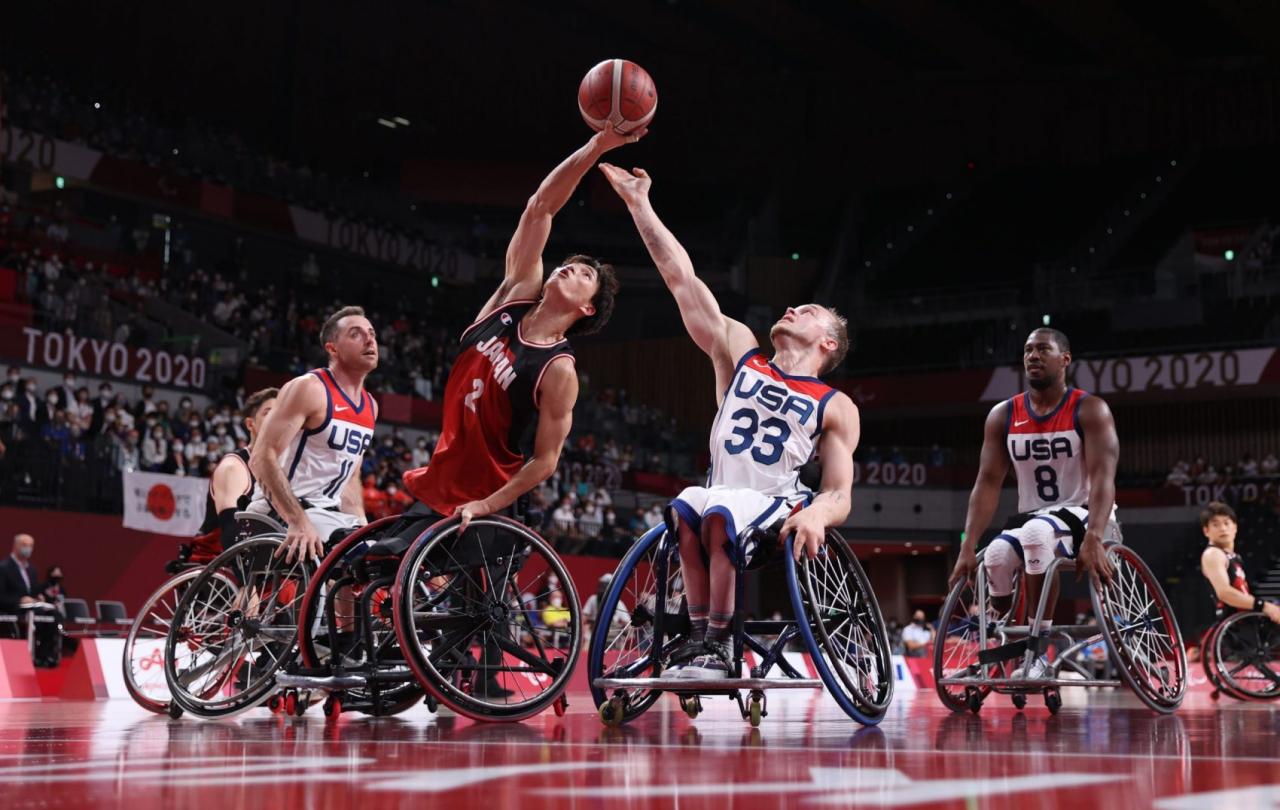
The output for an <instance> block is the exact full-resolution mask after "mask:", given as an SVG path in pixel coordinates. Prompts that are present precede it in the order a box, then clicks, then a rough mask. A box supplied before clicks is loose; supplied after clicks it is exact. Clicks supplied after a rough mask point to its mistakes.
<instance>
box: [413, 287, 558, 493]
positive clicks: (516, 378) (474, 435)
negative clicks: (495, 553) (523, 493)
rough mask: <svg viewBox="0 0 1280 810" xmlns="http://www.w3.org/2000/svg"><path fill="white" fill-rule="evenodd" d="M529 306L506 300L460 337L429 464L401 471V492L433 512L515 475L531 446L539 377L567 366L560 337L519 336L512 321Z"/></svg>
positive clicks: (532, 303) (530, 304)
mask: <svg viewBox="0 0 1280 810" xmlns="http://www.w3.org/2000/svg"><path fill="white" fill-rule="evenodd" d="M536 304H537V302H536V301H511V302H509V303H506V304H504V305H502V306H500V307H498V308H497V309H495V310H494V311H493V312H491V313H489V314H488V315H486V316H485V317H483V318H481V319H480V320H478V321H476V322H475V323H473V324H471V326H469V327H467V329H466V331H464V332H463V333H462V337H461V339H460V341H459V342H460V343H461V344H462V351H461V352H460V353H459V354H458V357H457V359H456V360H454V363H453V369H452V370H451V371H450V372H449V381H448V382H447V383H445V387H444V414H443V419H442V425H441V428H440V440H439V441H438V442H437V443H436V449H435V451H434V452H433V453H432V454H431V463H430V464H428V465H427V466H426V467H422V468H419V469H416V470H410V471H409V472H407V473H405V474H404V485H405V489H406V490H408V491H409V493H410V494H412V495H413V496H414V497H415V498H417V499H418V500H420V501H422V502H423V503H425V504H426V505H427V506H429V507H431V508H432V509H433V510H435V511H436V512H438V513H439V514H441V515H451V514H453V510H454V509H455V508H456V507H459V506H461V505H462V504H464V503H468V502H470V501H475V500H480V499H482V498H485V497H488V496H489V495H492V494H493V493H494V492H496V491H497V490H499V489H501V488H502V487H503V486H504V485H505V484H506V483H507V482H508V481H510V480H511V478H512V477H513V476H515V474H516V473H517V472H519V471H520V468H521V467H523V466H524V463H525V458H526V457H527V456H528V455H530V454H531V453H532V449H533V442H534V437H535V433H536V430H537V416H538V407H539V402H538V387H539V385H540V384H541V382H542V377H543V375H544V374H545V373H546V370H547V368H548V367H549V366H550V365H551V364H552V363H554V362H567V363H573V362H574V357H573V349H572V348H571V347H570V346H569V342H568V341H567V340H560V341H556V342H554V343H531V342H529V341H527V340H525V339H524V335H523V334H522V333H521V330H520V321H521V319H522V318H523V317H524V316H525V314H526V313H528V312H529V310H531V309H533V307H534V306H535V305H536Z"/></svg>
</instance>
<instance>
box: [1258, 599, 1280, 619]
mask: <svg viewBox="0 0 1280 810" xmlns="http://www.w3.org/2000/svg"><path fill="white" fill-rule="evenodd" d="M1262 612H1263V613H1265V614H1267V618H1268V619H1270V620H1271V621H1273V622H1275V623H1276V624H1280V605H1277V604H1276V603H1275V602H1265V603H1264V604H1263V605H1262Z"/></svg>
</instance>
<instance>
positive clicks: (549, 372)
mask: <svg viewBox="0 0 1280 810" xmlns="http://www.w3.org/2000/svg"><path fill="white" fill-rule="evenodd" d="M535 396H536V397H537V403H538V430H537V433H536V434H535V436H534V440H533V456H532V457H531V458H530V459H529V460H528V461H526V462H525V464H524V466H523V467H521V468H520V469H519V471H517V472H516V474H515V475H513V476H512V477H511V480H509V481H507V483H505V484H503V485H502V487H501V488H499V489H498V490H497V491H496V492H494V493H493V494H491V495H489V496H488V497H487V498H484V499H483V500H479V501H471V502H470V503H465V504H463V505H462V506H459V507H458V508H456V509H455V510H454V512H453V513H454V514H455V515H460V516H461V517H462V528H464V529H465V528H466V525H467V523H469V522H470V521H471V519H472V518H477V517H482V516H484V515H489V514H493V513H494V512H498V511H501V510H503V509H506V508H507V507H508V506H510V505H511V504H512V503H513V502H514V501H515V500H516V498H519V497H520V496H521V495H523V494H525V493H526V492H528V491H530V490H531V489H533V488H534V487H536V486H537V485H538V484H541V483H542V482H543V481H545V480H547V479H548V478H550V477H551V474H552V473H554V472H555V471H556V465H557V464H559V463H560V451H561V450H562V449H563V448H564V440H565V438H566V437H567V436H568V435H569V430H570V428H572V427H573V405H574V403H576V402H577V401H578V372H577V370H576V369H575V367H574V364H573V363H572V362H571V361H568V360H556V361H553V362H552V363H551V364H550V365H548V366H547V367H546V369H545V371H543V374H542V382H541V383H540V384H539V386H538V390H537V391H536V392H535Z"/></svg>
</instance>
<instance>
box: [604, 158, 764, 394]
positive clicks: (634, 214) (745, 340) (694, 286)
mask: <svg viewBox="0 0 1280 810" xmlns="http://www.w3.org/2000/svg"><path fill="white" fill-rule="evenodd" d="M600 170H601V171H602V172H604V175H605V177H607V178H609V183H610V185H612V186H613V188H614V190H615V191H617V192H618V196H619V197H621V198H622V199H623V201H624V202H625V203H626V204H627V210H628V211H630V212H631V218H632V220H634V221H635V223H636V229H637V230H638V231H639V232H640V238H641V239H643V240H644V246H645V247H646V248H648V249H649V255H650V256H651V257H652V258H653V263H654V264H655V265H657V267H658V272H659V273H661V274H662V280H663V282H665V283H666V285H667V289H669V290H671V294H672V295H673V296H674V297H675V299H676V306H678V307H679V308H680V318H681V319H682V320H683V321H684V328H685V329H686V330H687V331H688V332H689V337H691V338H693V342H694V343H696V344H698V348H699V349H702V351H703V352H705V353H706V354H707V356H708V357H710V358H711V362H712V363H713V364H715V367H716V389H717V390H719V391H723V390H724V389H725V387H726V386H727V385H728V382H729V380H728V377H729V375H730V374H732V371H733V366H734V364H735V363H737V361H738V358H740V357H741V356H742V354H743V353H744V352H746V351H748V350H750V349H752V348H755V347H756V346H757V345H759V344H758V342H757V341H756V338H755V335H753V334H751V330H750V329H748V328H747V327H746V325H745V324H742V323H739V322H738V321H735V320H733V319H732V318H728V317H725V315H724V313H723V312H721V311H720V303H719V302H718V301H716V297H715V296H714V295H712V294H711V290H710V288H708V287H707V285H706V284H705V283H704V282H703V281H702V279H700V278H698V276H697V274H696V273H694V271H693V261H692V260H691V259H690V258H689V253H688V252H687V251H686V250H685V249H684V246H683V245H681V244H680V242H679V240H677V239H676V237H675V235H674V234H673V233H671V231H670V230H669V229H668V228H667V226H666V225H664V224H662V220H661V219H659V218H658V214H657V212H656V211H654V210H653V204H652V203H651V202H650V201H649V187H650V185H651V184H652V180H650V178H649V175H648V174H647V173H646V172H645V171H644V169H633V170H632V171H631V172H627V171H625V170H623V169H620V168H618V167H617V166H613V165H610V164H608V163H602V164H600ZM722 377H723V379H721V378H722Z"/></svg>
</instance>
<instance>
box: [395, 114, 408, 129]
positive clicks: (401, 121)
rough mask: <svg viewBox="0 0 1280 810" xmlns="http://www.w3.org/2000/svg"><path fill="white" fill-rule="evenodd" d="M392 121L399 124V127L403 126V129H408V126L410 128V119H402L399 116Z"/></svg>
mask: <svg viewBox="0 0 1280 810" xmlns="http://www.w3.org/2000/svg"><path fill="white" fill-rule="evenodd" d="M391 120H392V121H395V122H396V123H397V124H399V125H400V126H402V127H407V126H409V119H408V118H402V117H400V116H398V115H397V116H395V117H394V118H392V119H391Z"/></svg>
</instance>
